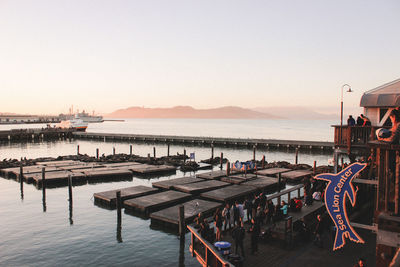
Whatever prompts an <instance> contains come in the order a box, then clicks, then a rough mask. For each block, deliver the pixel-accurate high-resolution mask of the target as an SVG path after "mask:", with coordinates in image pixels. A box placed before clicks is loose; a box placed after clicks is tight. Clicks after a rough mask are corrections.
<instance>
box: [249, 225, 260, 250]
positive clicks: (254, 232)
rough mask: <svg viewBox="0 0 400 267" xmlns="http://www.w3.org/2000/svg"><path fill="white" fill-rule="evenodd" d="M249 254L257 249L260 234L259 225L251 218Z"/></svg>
mask: <svg viewBox="0 0 400 267" xmlns="http://www.w3.org/2000/svg"><path fill="white" fill-rule="evenodd" d="M249 231H250V233H251V254H252V255H254V254H255V253H256V252H257V251H258V236H259V235H260V225H259V224H258V222H256V221H255V220H254V218H253V219H251V227H250V230H249Z"/></svg>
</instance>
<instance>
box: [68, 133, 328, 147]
mask: <svg viewBox="0 0 400 267" xmlns="http://www.w3.org/2000/svg"><path fill="white" fill-rule="evenodd" d="M73 136H74V137H75V138H77V139H97V140H104V141H106V140H110V141H127V142H132V141H137V142H140V141H143V142H155V143H171V144H193V145H214V146H227V147H235V146H246V147H253V146H254V147H257V148H282V149H284V148H289V149H296V148H298V149H304V150H324V151H333V147H334V143H333V142H317V141H300V140H277V139H254V138H247V139H246V138H225V137H201V136H172V135H147V134H146V135H144V134H111V133H82V132H74V133H73Z"/></svg>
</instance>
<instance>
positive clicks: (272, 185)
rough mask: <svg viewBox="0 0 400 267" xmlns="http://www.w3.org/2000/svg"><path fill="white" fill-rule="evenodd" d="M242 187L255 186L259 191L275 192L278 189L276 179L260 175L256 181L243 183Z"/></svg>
mask: <svg viewBox="0 0 400 267" xmlns="http://www.w3.org/2000/svg"><path fill="white" fill-rule="evenodd" d="M242 185H248V186H254V187H256V188H257V189H258V190H259V191H269V192H271V191H273V190H276V189H277V188H278V181H277V179H276V178H273V177H267V176H261V175H258V177H257V178H256V179H253V180H251V181H247V182H244V183H242Z"/></svg>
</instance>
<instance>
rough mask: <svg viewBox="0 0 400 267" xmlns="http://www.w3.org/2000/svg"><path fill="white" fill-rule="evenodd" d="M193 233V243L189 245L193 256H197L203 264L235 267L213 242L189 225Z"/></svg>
mask: <svg viewBox="0 0 400 267" xmlns="http://www.w3.org/2000/svg"><path fill="white" fill-rule="evenodd" d="M187 228H188V229H189V231H190V233H191V244H190V246H189V249H190V252H191V253H192V257H195V256H196V258H197V260H198V261H199V262H200V264H201V265H202V266H206V267H208V266H211V267H233V265H232V264H231V263H230V262H229V261H227V260H226V259H224V257H223V256H222V255H221V254H220V252H218V251H217V250H216V249H215V248H214V246H213V245H212V244H210V243H209V242H208V241H207V240H206V239H205V238H203V237H202V236H201V235H200V234H199V233H198V232H197V230H196V229H195V228H193V227H192V226H190V225H188V226H187Z"/></svg>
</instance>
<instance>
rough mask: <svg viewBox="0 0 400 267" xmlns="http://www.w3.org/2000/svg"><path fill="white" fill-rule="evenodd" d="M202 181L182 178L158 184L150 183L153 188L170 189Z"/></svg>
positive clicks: (201, 180)
mask: <svg viewBox="0 0 400 267" xmlns="http://www.w3.org/2000/svg"><path fill="white" fill-rule="evenodd" d="M203 181H204V180H203V179H199V178H194V177H182V178H175V179H169V180H164V181H160V182H154V183H152V185H153V187H156V188H162V189H172V188H173V187H174V186H176V185H184V184H191V183H198V182H203Z"/></svg>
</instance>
